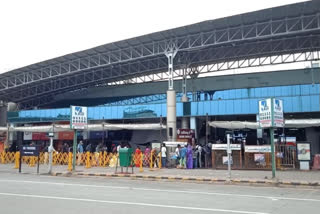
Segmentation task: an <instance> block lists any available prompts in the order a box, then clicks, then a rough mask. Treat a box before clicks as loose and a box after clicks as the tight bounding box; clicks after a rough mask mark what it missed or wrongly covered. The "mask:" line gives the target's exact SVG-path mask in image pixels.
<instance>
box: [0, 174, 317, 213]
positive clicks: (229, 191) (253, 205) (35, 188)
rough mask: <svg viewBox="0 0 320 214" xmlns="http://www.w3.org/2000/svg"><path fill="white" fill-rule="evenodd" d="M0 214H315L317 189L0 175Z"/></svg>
mask: <svg viewBox="0 0 320 214" xmlns="http://www.w3.org/2000/svg"><path fill="white" fill-rule="evenodd" d="M0 213H11V214H21V213H24V214H26V213H32V214H40V213H41V214H51V213H52V214H53V213H54V214H56V213H61V214H62V213H68V214H73V213H77V214H79V213H86V214H94V213H99V214H101V213H116V214H121V213H130V214H136V213H137V214H138V213H139V214H142V213H148V214H158V213H159V214H160V213H161V214H171V213H172V214H176V213H184V214H188V213H195V214H197V213H244V214H259V213H288V214H289V213H290V214H294V213H297V214H298V213H299V214H309V213H317V214H319V213H320V189H302V188H277V187H253V186H234V185H221V184H199V183H187V182H183V181H181V182H179V183H177V182H171V181H143V180H130V179H127V178H92V177H90V178H88V177H51V176H44V175H40V176H38V175H23V174H22V175H17V174H10V173H0Z"/></svg>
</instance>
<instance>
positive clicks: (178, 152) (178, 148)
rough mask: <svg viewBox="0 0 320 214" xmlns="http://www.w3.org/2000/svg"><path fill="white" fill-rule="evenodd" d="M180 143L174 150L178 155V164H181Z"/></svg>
mask: <svg viewBox="0 0 320 214" xmlns="http://www.w3.org/2000/svg"><path fill="white" fill-rule="evenodd" d="M180 148H181V146H180V144H178V146H177V148H176V151H175V152H174V154H175V156H176V158H177V159H176V165H177V166H178V165H179V162H180Z"/></svg>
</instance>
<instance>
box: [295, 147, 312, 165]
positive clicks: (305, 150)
mask: <svg viewBox="0 0 320 214" xmlns="http://www.w3.org/2000/svg"><path fill="white" fill-rule="evenodd" d="M297 154H298V160H299V161H310V160H311V149H310V143H297Z"/></svg>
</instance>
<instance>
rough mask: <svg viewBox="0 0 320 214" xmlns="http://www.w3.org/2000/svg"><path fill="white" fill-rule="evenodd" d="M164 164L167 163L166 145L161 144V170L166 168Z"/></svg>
mask: <svg viewBox="0 0 320 214" xmlns="http://www.w3.org/2000/svg"><path fill="white" fill-rule="evenodd" d="M166 162H167V148H166V144H162V148H161V165H162V167H163V168H165V167H166Z"/></svg>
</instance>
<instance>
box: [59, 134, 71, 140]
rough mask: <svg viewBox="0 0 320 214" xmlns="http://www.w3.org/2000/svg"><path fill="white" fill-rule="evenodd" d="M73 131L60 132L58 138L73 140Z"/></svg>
mask: <svg viewBox="0 0 320 214" xmlns="http://www.w3.org/2000/svg"><path fill="white" fill-rule="evenodd" d="M73 135H74V133H73V132H59V133H58V139H59V140H73Z"/></svg>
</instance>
